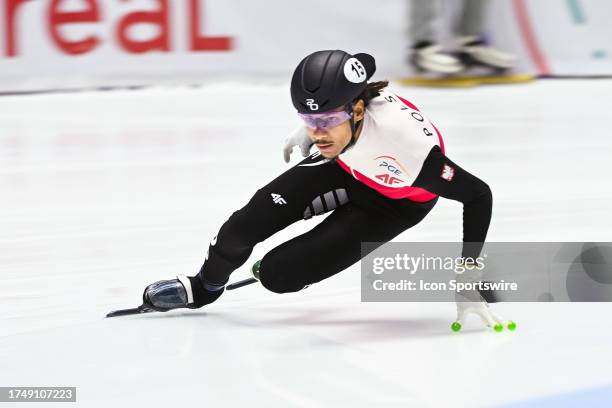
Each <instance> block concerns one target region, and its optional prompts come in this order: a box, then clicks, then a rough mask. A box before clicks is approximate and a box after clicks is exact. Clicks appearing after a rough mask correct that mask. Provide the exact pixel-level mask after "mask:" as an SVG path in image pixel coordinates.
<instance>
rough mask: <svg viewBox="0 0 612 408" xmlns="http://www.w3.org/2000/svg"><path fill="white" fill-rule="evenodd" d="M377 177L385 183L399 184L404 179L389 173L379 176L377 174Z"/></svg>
mask: <svg viewBox="0 0 612 408" xmlns="http://www.w3.org/2000/svg"><path fill="white" fill-rule="evenodd" d="M376 178H377V179H379V180H381V181H382V182H383V183H385V184H390V185H394V184H399V183H401V182H402V180H400V179H398V178H397V177H393V176H391V175H389V174H379V175H378V176H376Z"/></svg>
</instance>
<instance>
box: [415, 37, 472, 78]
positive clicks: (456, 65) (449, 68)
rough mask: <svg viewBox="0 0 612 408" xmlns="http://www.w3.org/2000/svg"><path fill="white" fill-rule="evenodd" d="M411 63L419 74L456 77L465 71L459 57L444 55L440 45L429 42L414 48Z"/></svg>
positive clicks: (421, 43) (420, 43)
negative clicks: (427, 73) (426, 73)
mask: <svg viewBox="0 0 612 408" xmlns="http://www.w3.org/2000/svg"><path fill="white" fill-rule="evenodd" d="M411 62H412V64H413V65H414V67H415V68H416V70H417V71H419V72H429V73H435V74H444V75H455V74H458V73H460V72H461V71H463V70H464V69H465V66H464V65H463V64H462V63H461V61H460V60H459V59H458V58H457V57H455V56H454V55H452V54H448V53H444V52H443V51H442V47H441V46H440V45H438V44H434V43H431V42H429V41H421V42H419V43H417V44H415V45H414V46H413V47H412V55H411Z"/></svg>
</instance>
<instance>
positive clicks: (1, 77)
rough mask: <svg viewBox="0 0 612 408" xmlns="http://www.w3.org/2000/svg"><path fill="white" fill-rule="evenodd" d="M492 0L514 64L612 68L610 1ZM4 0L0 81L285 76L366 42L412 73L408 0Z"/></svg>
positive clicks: (550, 71) (451, 8)
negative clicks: (309, 57)
mask: <svg viewBox="0 0 612 408" xmlns="http://www.w3.org/2000/svg"><path fill="white" fill-rule="evenodd" d="M492 1H493V4H492V7H491V8H490V9H489V13H490V18H489V24H488V26H489V29H488V31H487V35H488V36H489V37H490V38H491V40H492V41H493V42H494V43H495V44H496V45H499V46H500V47H502V48H504V49H506V50H508V51H511V52H513V53H514V54H516V55H517V56H518V57H519V59H520V63H519V66H518V67H517V69H516V71H517V72H520V73H528V74H536V75H553V76H555V75H557V76H566V75H569V76H592V75H610V74H612V63H611V60H610V57H609V54H610V53H611V50H609V48H610V43H609V41H607V39H609V38H612V26H610V25H609V24H607V19H608V17H609V16H610V15H612V3H611V2H604V1H596V0H538V1H535V0H492ZM459 3H460V2H457V1H449V0H446V1H444V0H442V1H440V7H441V11H442V13H441V14H442V17H441V20H444V19H447V20H450V19H451V18H452V17H453V14H454V13H455V12H456V8H457V5H458V4H459ZM0 4H1V7H0V33H1V35H0V38H1V44H0V45H1V46H0V92H24V91H26V92H27V91H43V90H56V89H79V88H90V87H114V86H140V85H153V84H185V83H202V82H210V81H218V80H228V79H231V80H241V79H248V80H252V79H262V78H264V79H265V78H273V79H280V80H283V81H286V80H287V79H288V77H289V75H290V73H291V71H292V69H293V68H294V66H295V65H296V64H297V63H298V62H299V60H300V59H301V58H302V57H303V56H304V55H306V54H308V53H310V52H312V51H314V50H317V49H329V48H341V49H346V50H347V51H349V52H359V51H366V52H369V53H372V54H373V55H375V56H376V59H377V62H378V73H379V77H387V78H390V79H396V78H402V77H407V76H410V75H412V71H411V68H410V67H409V66H408V64H407V63H406V59H407V54H408V47H409V44H411V40H410V38H408V34H407V33H408V15H409V7H410V1H409V0H385V1H382V2H372V1H371V0H336V1H333V2H330V1H323V0H313V1H308V2H304V1H287V0H266V1H253V0H130V1H124V0H0ZM443 25H444V24H441V26H443ZM441 35H442V36H443V37H444V35H445V34H444V33H442V34H441ZM446 36H447V40H448V38H450V35H448V34H446ZM442 40H443V39H442Z"/></svg>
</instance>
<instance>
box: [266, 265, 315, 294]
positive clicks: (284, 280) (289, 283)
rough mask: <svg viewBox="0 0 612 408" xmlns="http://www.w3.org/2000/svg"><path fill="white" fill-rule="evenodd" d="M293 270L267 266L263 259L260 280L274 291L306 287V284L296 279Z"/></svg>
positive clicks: (282, 291)
mask: <svg viewBox="0 0 612 408" xmlns="http://www.w3.org/2000/svg"><path fill="white" fill-rule="evenodd" d="M291 272H292V271H288V270H285V271H281V270H278V269H276V268H274V267H273V266H271V265H270V266H266V265H265V264H264V262H263V261H262V264H261V267H260V269H259V280H260V282H261V284H262V285H263V287H265V288H266V289H268V290H269V291H271V292H274V293H291V292H297V291H299V290H302V289H304V287H305V286H306V284H305V283H303V282H300V281H299V279H296V277H295V275H293V274H292V273H291ZM291 275H293V276H291Z"/></svg>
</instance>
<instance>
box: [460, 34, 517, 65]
mask: <svg viewBox="0 0 612 408" xmlns="http://www.w3.org/2000/svg"><path fill="white" fill-rule="evenodd" d="M458 45H459V49H458V51H459V54H458V55H459V58H460V60H461V62H462V63H463V64H464V65H465V66H467V67H471V66H483V67H489V68H492V69H494V70H496V71H502V72H503V71H506V70H509V69H512V68H514V67H515V66H516V63H517V59H516V57H515V56H514V55H512V54H509V53H507V52H503V51H500V50H497V49H495V48H493V47H490V46H488V45H487V44H486V42H485V41H484V39H483V38H481V37H478V36H465V37H460V38H459V40H458Z"/></svg>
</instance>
